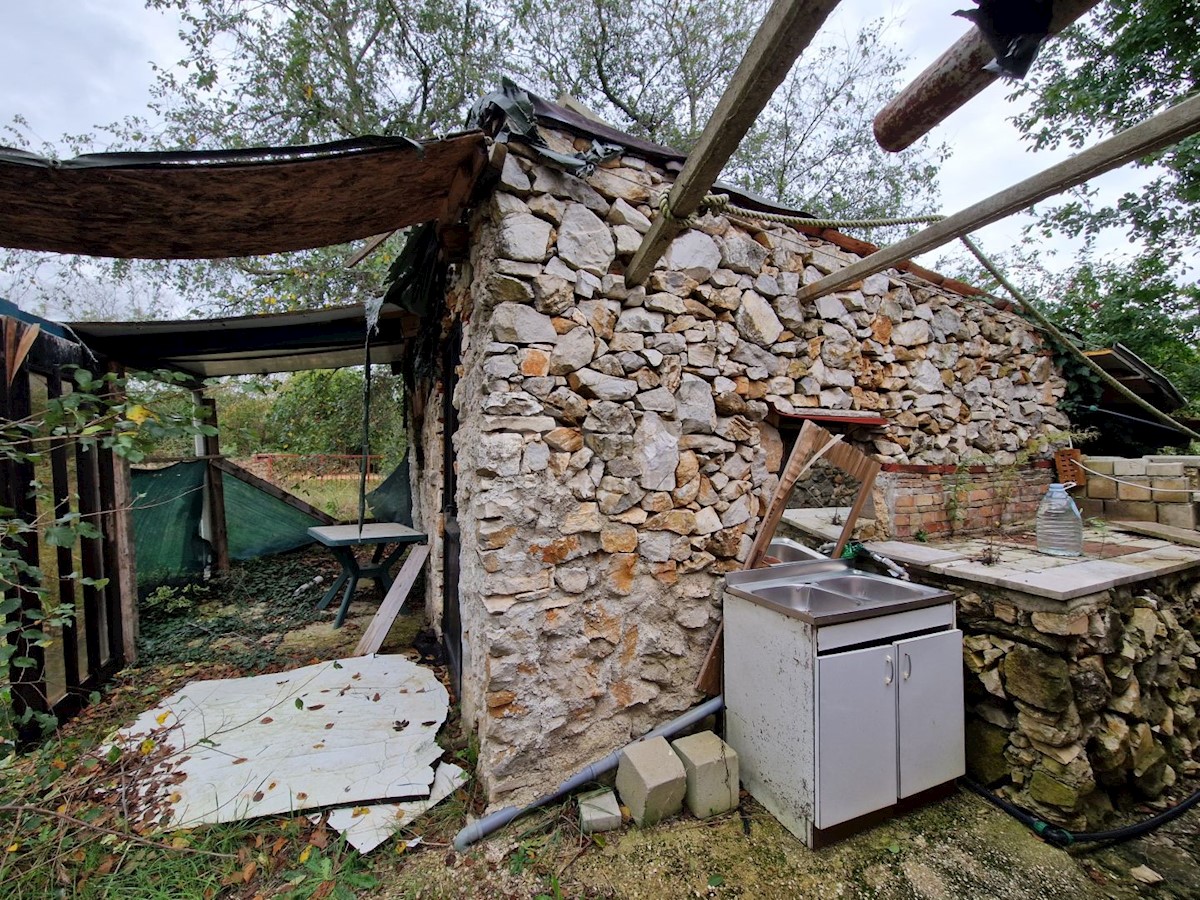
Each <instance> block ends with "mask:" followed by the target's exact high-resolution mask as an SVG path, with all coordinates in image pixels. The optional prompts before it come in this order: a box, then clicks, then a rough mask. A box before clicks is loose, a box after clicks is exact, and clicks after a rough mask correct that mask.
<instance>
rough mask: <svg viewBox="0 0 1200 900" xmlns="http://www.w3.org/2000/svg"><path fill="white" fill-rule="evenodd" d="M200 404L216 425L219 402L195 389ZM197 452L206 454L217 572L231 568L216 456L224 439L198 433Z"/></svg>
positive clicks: (209, 522) (211, 538)
mask: <svg viewBox="0 0 1200 900" xmlns="http://www.w3.org/2000/svg"><path fill="white" fill-rule="evenodd" d="M192 397H193V400H194V401H195V404H196V405H197V406H200V407H203V408H204V409H205V410H206V411H207V412H206V415H205V416H204V423H205V424H207V425H211V426H212V427H213V428H217V427H218V424H217V401H216V400H214V399H213V398H212V397H205V396H204V392H203V391H200V390H197V391H193V392H192ZM196 455H197V456H202V457H204V460H205V472H204V481H205V484H206V486H207V488H208V490H207V492H206V495H207V500H208V504H207V508H206V509H205V515H206V524H207V526H208V539H209V541H210V542H211V543H212V550H213V569H214V570H215V571H217V572H228V571H229V532H228V530H227V529H226V527H225V482H224V481H222V480H221V469H220V467H219V466H217V464H216V461H217V458H218V457H220V455H221V441H220V438H219V437H218V435H215V434H214V435H198V436H197V437H196Z"/></svg>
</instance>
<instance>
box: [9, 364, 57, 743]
mask: <svg viewBox="0 0 1200 900" xmlns="http://www.w3.org/2000/svg"><path fill="white" fill-rule="evenodd" d="M16 344H17V342H15V341H14V343H13V344H12V345H11V350H10V348H9V347H6V346H4V344H3V343H0V359H2V360H3V361H4V363H5V365H3V366H0V370H2V371H5V372H7V371H8V366H7V357H8V353H9V352H15V351H16ZM31 413H32V398H31V395H30V385H29V369H28V368H27V367H25V366H21V365H17V366H15V367H13V371H12V377H11V379H9V378H8V377H7V376H6V377H5V378H4V379H0V420H2V421H8V422H17V421H21V420H22V419H27V418H29V416H30V415H31ZM17 446H18V447H23V449H26V450H30V449H32V448H31V447H29V446H28V445H27V444H24V443H23V442H22V443H18V444H17ZM33 481H34V468H33V463H32V462H29V461H26V460H15V459H0V506H5V507H8V508H9V509H11V510H12V511H13V513H14V514H15V516H16V517H17V518H19V519H23V520H24V521H26V522H29V523H36V522H37V520H38V508H37V499H36V498H35V497H34V496H32V495H31V494H30V490H29V488H30V485H32V484H33ZM9 546H10V548H12V545H11V544H10V545H9ZM15 549H16V551H17V553H18V554H20V556H21V558H22V560H23V561H24V562H25V563H26V564H27V565H29V566H31V567H33V568H34V569H36V568H37V566H38V541H37V539H36V538H35V537H34V536H33V535H26V537H25V541H24V543H23V544H17V545H16V547H15ZM36 587H37V586H36V584H35V582H34V580H33V579H32V578H31V577H30V576H29V575H19V576H18V585H17V591H16V592H17V596H18V597H19V598H20V601H21V606H20V608H19V609H17V610H15V611H14V612H12V613H10V614H9V615H8V617H7V618H8V619H9V621H13V622H18V623H20V624H22V625H26V624H30V618H29V617H27V616H26V613H29V614H32V615H33V616H35V617H36V616H40V614H41V610H42V600H41V597H39V596H38V593H37V590H36ZM21 632H22V629H17V630H16V631H14V632H13V633H12V634H10V635H9V636H8V640H9V642H10V643H11V644H12V645H13V648H14V654H13V657H14V662H15V660H16V659H17V658H21V659H29V660H31V661H32V665H29V666H24V665H22V666H19V667H18V666H15V665H14V666H13V667H12V669H11V671H10V675H9V677H10V680H11V691H12V704H13V712H14V713H16V714H17V715H20V714H21V713H23V712H24V711H25V710H27V709H32V710H36V711H38V712H47V711H49V704H48V703H47V697H46V653H45V650H43V648H41V647H39V646H38V645H37V643H35V642H34V641H30V640H27V639H26V638H24V637H22V635H21ZM40 734H41V729H40V727H39V726H38V725H37V724H36V723H30V724H29V725H25V726H21V727H19V728H18V737H19V738H20V739H21V741H23V742H24V741H34V740H36V739H37V738H38V737H39V736H40Z"/></svg>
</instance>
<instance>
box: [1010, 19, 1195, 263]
mask: <svg viewBox="0 0 1200 900" xmlns="http://www.w3.org/2000/svg"><path fill="white" fill-rule="evenodd" d="M1198 89H1200V5H1197V3H1196V2H1195V0H1109V2H1107V3H1103V4H1100V5H1099V6H1098V7H1097V8H1096V9H1095V11H1094V12H1093V13H1092V14H1091V15H1090V16H1088V17H1087V18H1086V19H1084V20H1083V21H1082V22H1081V23H1079V24H1076V25H1075V26H1073V27H1072V28H1069V29H1067V30H1066V31H1064V32H1063V33H1062V35H1061V36H1060V37H1059V38H1057V39H1056V40H1054V41H1050V42H1048V43H1047V45H1046V46H1045V47H1044V48H1043V50H1042V54H1041V56H1040V57H1039V59H1038V61H1037V64H1036V65H1035V67H1034V69H1033V71H1032V72H1031V73H1030V76H1029V77H1028V78H1027V79H1026V81H1025V82H1023V83H1022V84H1021V86H1020V87H1019V88H1018V89H1017V90H1016V91H1015V92H1014V97H1017V98H1024V99H1026V100H1028V101H1029V102H1030V107H1029V110H1028V112H1026V113H1024V114H1022V115H1020V116H1018V117H1017V118H1016V122H1017V125H1018V126H1019V127H1020V128H1021V130H1022V131H1023V132H1024V133H1025V137H1026V139H1027V140H1028V141H1029V142H1030V143H1031V144H1032V146H1033V147H1034V148H1035V149H1046V148H1054V147H1061V146H1068V147H1073V148H1078V147H1083V146H1084V145H1085V144H1087V143H1089V142H1092V141H1094V140H1096V139H1097V138H1099V137H1102V136H1107V135H1109V134H1113V133H1115V132H1118V131H1121V130H1123V129H1125V128H1128V127H1130V126H1132V125H1135V124H1137V123H1138V122H1140V121H1142V120H1144V119H1146V118H1148V117H1150V116H1152V115H1154V114H1155V113H1158V112H1161V111H1162V110H1164V109H1166V108H1168V107H1170V106H1172V105H1173V104H1175V103H1178V102H1179V101H1180V100H1183V99H1184V98H1185V97H1187V96H1189V95H1191V94H1193V93H1195V92H1196V91H1197V90H1198ZM1136 165H1138V166H1139V167H1141V168H1143V169H1145V170H1146V183H1145V185H1144V187H1142V188H1141V189H1139V190H1131V191H1128V192H1126V193H1124V194H1122V195H1121V196H1120V197H1118V198H1117V199H1116V200H1115V201H1114V202H1111V203H1097V202H1096V196H1095V193H1094V191H1091V190H1087V189H1084V190H1082V191H1079V192H1077V193H1076V195H1075V198H1074V199H1073V200H1070V201H1068V202H1065V203H1062V204H1059V205H1057V206H1055V207H1053V208H1052V209H1050V210H1049V211H1048V212H1047V213H1046V214H1045V216H1044V217H1043V225H1044V226H1045V227H1047V228H1051V229H1054V230H1059V229H1061V230H1063V231H1065V232H1066V233H1068V234H1071V235H1075V236H1079V235H1082V236H1084V237H1085V238H1088V239H1091V240H1094V239H1095V237H1096V236H1097V235H1098V234H1099V233H1100V232H1101V231H1102V230H1103V229H1105V228H1110V227H1118V228H1123V229H1125V230H1126V231H1128V233H1129V235H1130V237H1131V238H1133V239H1135V240H1138V241H1141V242H1144V246H1145V252H1147V253H1148V254H1152V255H1157V256H1161V257H1162V258H1164V259H1166V260H1167V261H1168V262H1171V263H1174V262H1177V261H1178V259H1179V257H1180V254H1181V253H1183V252H1185V251H1193V250H1194V248H1195V235H1196V234H1197V233H1198V232H1200V177H1198V176H1197V172H1198V167H1200V136H1192V137H1190V138H1188V139H1186V140H1183V141H1181V142H1179V143H1178V144H1176V145H1174V146H1173V147H1168V148H1166V149H1165V150H1162V151H1160V152H1158V153H1156V154H1153V155H1151V156H1149V157H1146V158H1145V159H1142V160H1139V161H1138V162H1137V163H1136Z"/></svg>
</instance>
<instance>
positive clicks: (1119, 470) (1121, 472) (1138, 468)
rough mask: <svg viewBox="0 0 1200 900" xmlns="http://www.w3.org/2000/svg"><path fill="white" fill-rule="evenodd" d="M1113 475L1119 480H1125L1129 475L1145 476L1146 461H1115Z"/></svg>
mask: <svg viewBox="0 0 1200 900" xmlns="http://www.w3.org/2000/svg"><path fill="white" fill-rule="evenodd" d="M1092 468H1095V467H1094V466H1093V467H1092ZM1113 474H1114V475H1116V476H1117V477H1118V478H1125V477H1127V476H1129V475H1145V474H1146V461H1145V460H1144V459H1114V460H1113Z"/></svg>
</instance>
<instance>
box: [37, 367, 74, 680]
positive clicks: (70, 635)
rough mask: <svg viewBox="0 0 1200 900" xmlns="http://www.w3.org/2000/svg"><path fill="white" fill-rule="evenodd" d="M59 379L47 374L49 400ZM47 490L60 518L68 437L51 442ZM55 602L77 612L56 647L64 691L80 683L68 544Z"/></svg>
mask: <svg viewBox="0 0 1200 900" xmlns="http://www.w3.org/2000/svg"><path fill="white" fill-rule="evenodd" d="M62 395H63V389H62V379H61V377H60V376H58V375H48V376H47V377H46V396H47V397H48V398H49V399H50V400H57V399H58V398H60V397H62ZM50 490H51V493H52V495H53V497H54V516H55V518H62V517H63V516H66V515H68V514H69V513H70V512H71V482H70V474H69V472H68V462H67V440H66V438H62V439H60V440H56V441H53V442H52V443H51V444H50ZM56 553H57V563H58V602H59V603H70V604H71V605H72V606H75V607H76V615H75V616H73V617H71V619H70V620H69V621H68V622H67V623H66V624H65V625H63V628H62V640H61V641H59V644H60V645H61V646H60V647H59V650H60V651H61V652H62V656H63V680H64V681H65V682H66V686H67V691H68V692H70V691H71V690H72V689H77V688H78V687H79V684H80V681H81V680H82V679H81V678H80V673H79V615H81V614H82V610H80V609H79V608H78V604H77V603H76V591H75V588H76V584H77V582H76V581H75V579H74V578H71V573H72V572H73V571H74V569H75V560H74V559H73V558H72V554H71V548H70V547H58V548H57V551H56Z"/></svg>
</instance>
